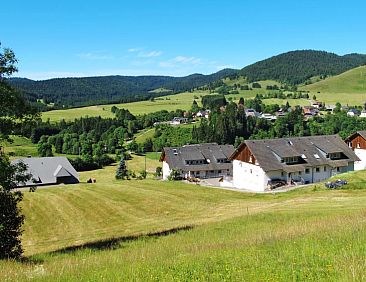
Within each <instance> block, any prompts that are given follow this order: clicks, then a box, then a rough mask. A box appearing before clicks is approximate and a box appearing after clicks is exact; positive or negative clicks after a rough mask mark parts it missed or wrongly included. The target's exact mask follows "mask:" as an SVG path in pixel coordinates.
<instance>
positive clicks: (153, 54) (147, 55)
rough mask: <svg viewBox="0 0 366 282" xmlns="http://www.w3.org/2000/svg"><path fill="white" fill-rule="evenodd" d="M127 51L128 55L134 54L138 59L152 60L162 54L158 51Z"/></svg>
mask: <svg viewBox="0 0 366 282" xmlns="http://www.w3.org/2000/svg"><path fill="white" fill-rule="evenodd" d="M127 51H128V52H129V53H136V55H137V57H139V58H153V57H159V56H161V55H162V54H163V52H162V51H159V50H145V49H144V48H130V49H127Z"/></svg>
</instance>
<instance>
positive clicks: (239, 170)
mask: <svg viewBox="0 0 366 282" xmlns="http://www.w3.org/2000/svg"><path fill="white" fill-rule="evenodd" d="M229 159H230V160H232V161H233V185H234V187H236V188H239V189H247V190H252V191H264V190H266V189H267V188H268V184H269V183H271V182H274V181H283V182H286V183H288V184H290V183H294V182H298V183H302V184H305V183H313V182H320V181H324V180H326V179H327V178H329V177H331V176H333V175H336V174H338V173H343V172H347V171H351V170H354V162H355V161H359V158H358V157H357V156H356V155H355V153H354V152H353V151H352V149H351V148H349V147H348V146H347V144H346V143H345V142H344V141H343V140H342V139H341V138H340V137H339V136H338V135H328V136H312V137H295V138H292V137H291V138H280V139H268V140H247V141H245V142H244V143H242V144H241V145H240V146H239V147H238V149H236V150H235V152H234V153H233V154H232V155H231V156H230V158H229Z"/></svg>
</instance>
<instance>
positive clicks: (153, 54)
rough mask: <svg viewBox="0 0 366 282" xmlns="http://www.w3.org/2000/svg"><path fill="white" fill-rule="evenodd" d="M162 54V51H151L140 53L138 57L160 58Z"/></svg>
mask: <svg viewBox="0 0 366 282" xmlns="http://www.w3.org/2000/svg"><path fill="white" fill-rule="evenodd" d="M161 54H163V52H162V51H149V52H143V51H141V52H139V54H138V57H141V58H152V57H159V56H160V55H161Z"/></svg>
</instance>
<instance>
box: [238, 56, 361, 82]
mask: <svg viewBox="0 0 366 282" xmlns="http://www.w3.org/2000/svg"><path fill="white" fill-rule="evenodd" d="M364 64H366V55H362V54H348V55H344V56H338V55H336V54H334V53H328V52H325V51H314V50H298V51H291V52H287V53H284V54H280V55H278V56H274V57H271V58H269V59H266V60H263V61H260V62H257V63H254V64H252V65H249V66H247V67H245V68H243V69H241V70H240V75H243V76H245V77H247V79H248V80H249V81H258V80H267V79H270V80H277V81H280V82H284V83H289V84H300V83H304V82H305V81H307V80H308V79H310V78H311V77H314V76H322V75H337V74H340V73H342V72H345V71H347V70H350V69H352V68H355V67H358V66H361V65H364Z"/></svg>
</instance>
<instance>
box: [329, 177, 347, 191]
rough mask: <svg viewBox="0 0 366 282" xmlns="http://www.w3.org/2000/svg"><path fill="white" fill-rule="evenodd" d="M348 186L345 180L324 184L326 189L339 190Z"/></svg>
mask: <svg viewBox="0 0 366 282" xmlns="http://www.w3.org/2000/svg"><path fill="white" fill-rule="evenodd" d="M346 184H348V182H347V180H343V179H337V180H336V181H333V182H332V181H328V182H326V183H324V185H325V187H326V188H329V189H337V188H340V187H341V186H343V185H346Z"/></svg>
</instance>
